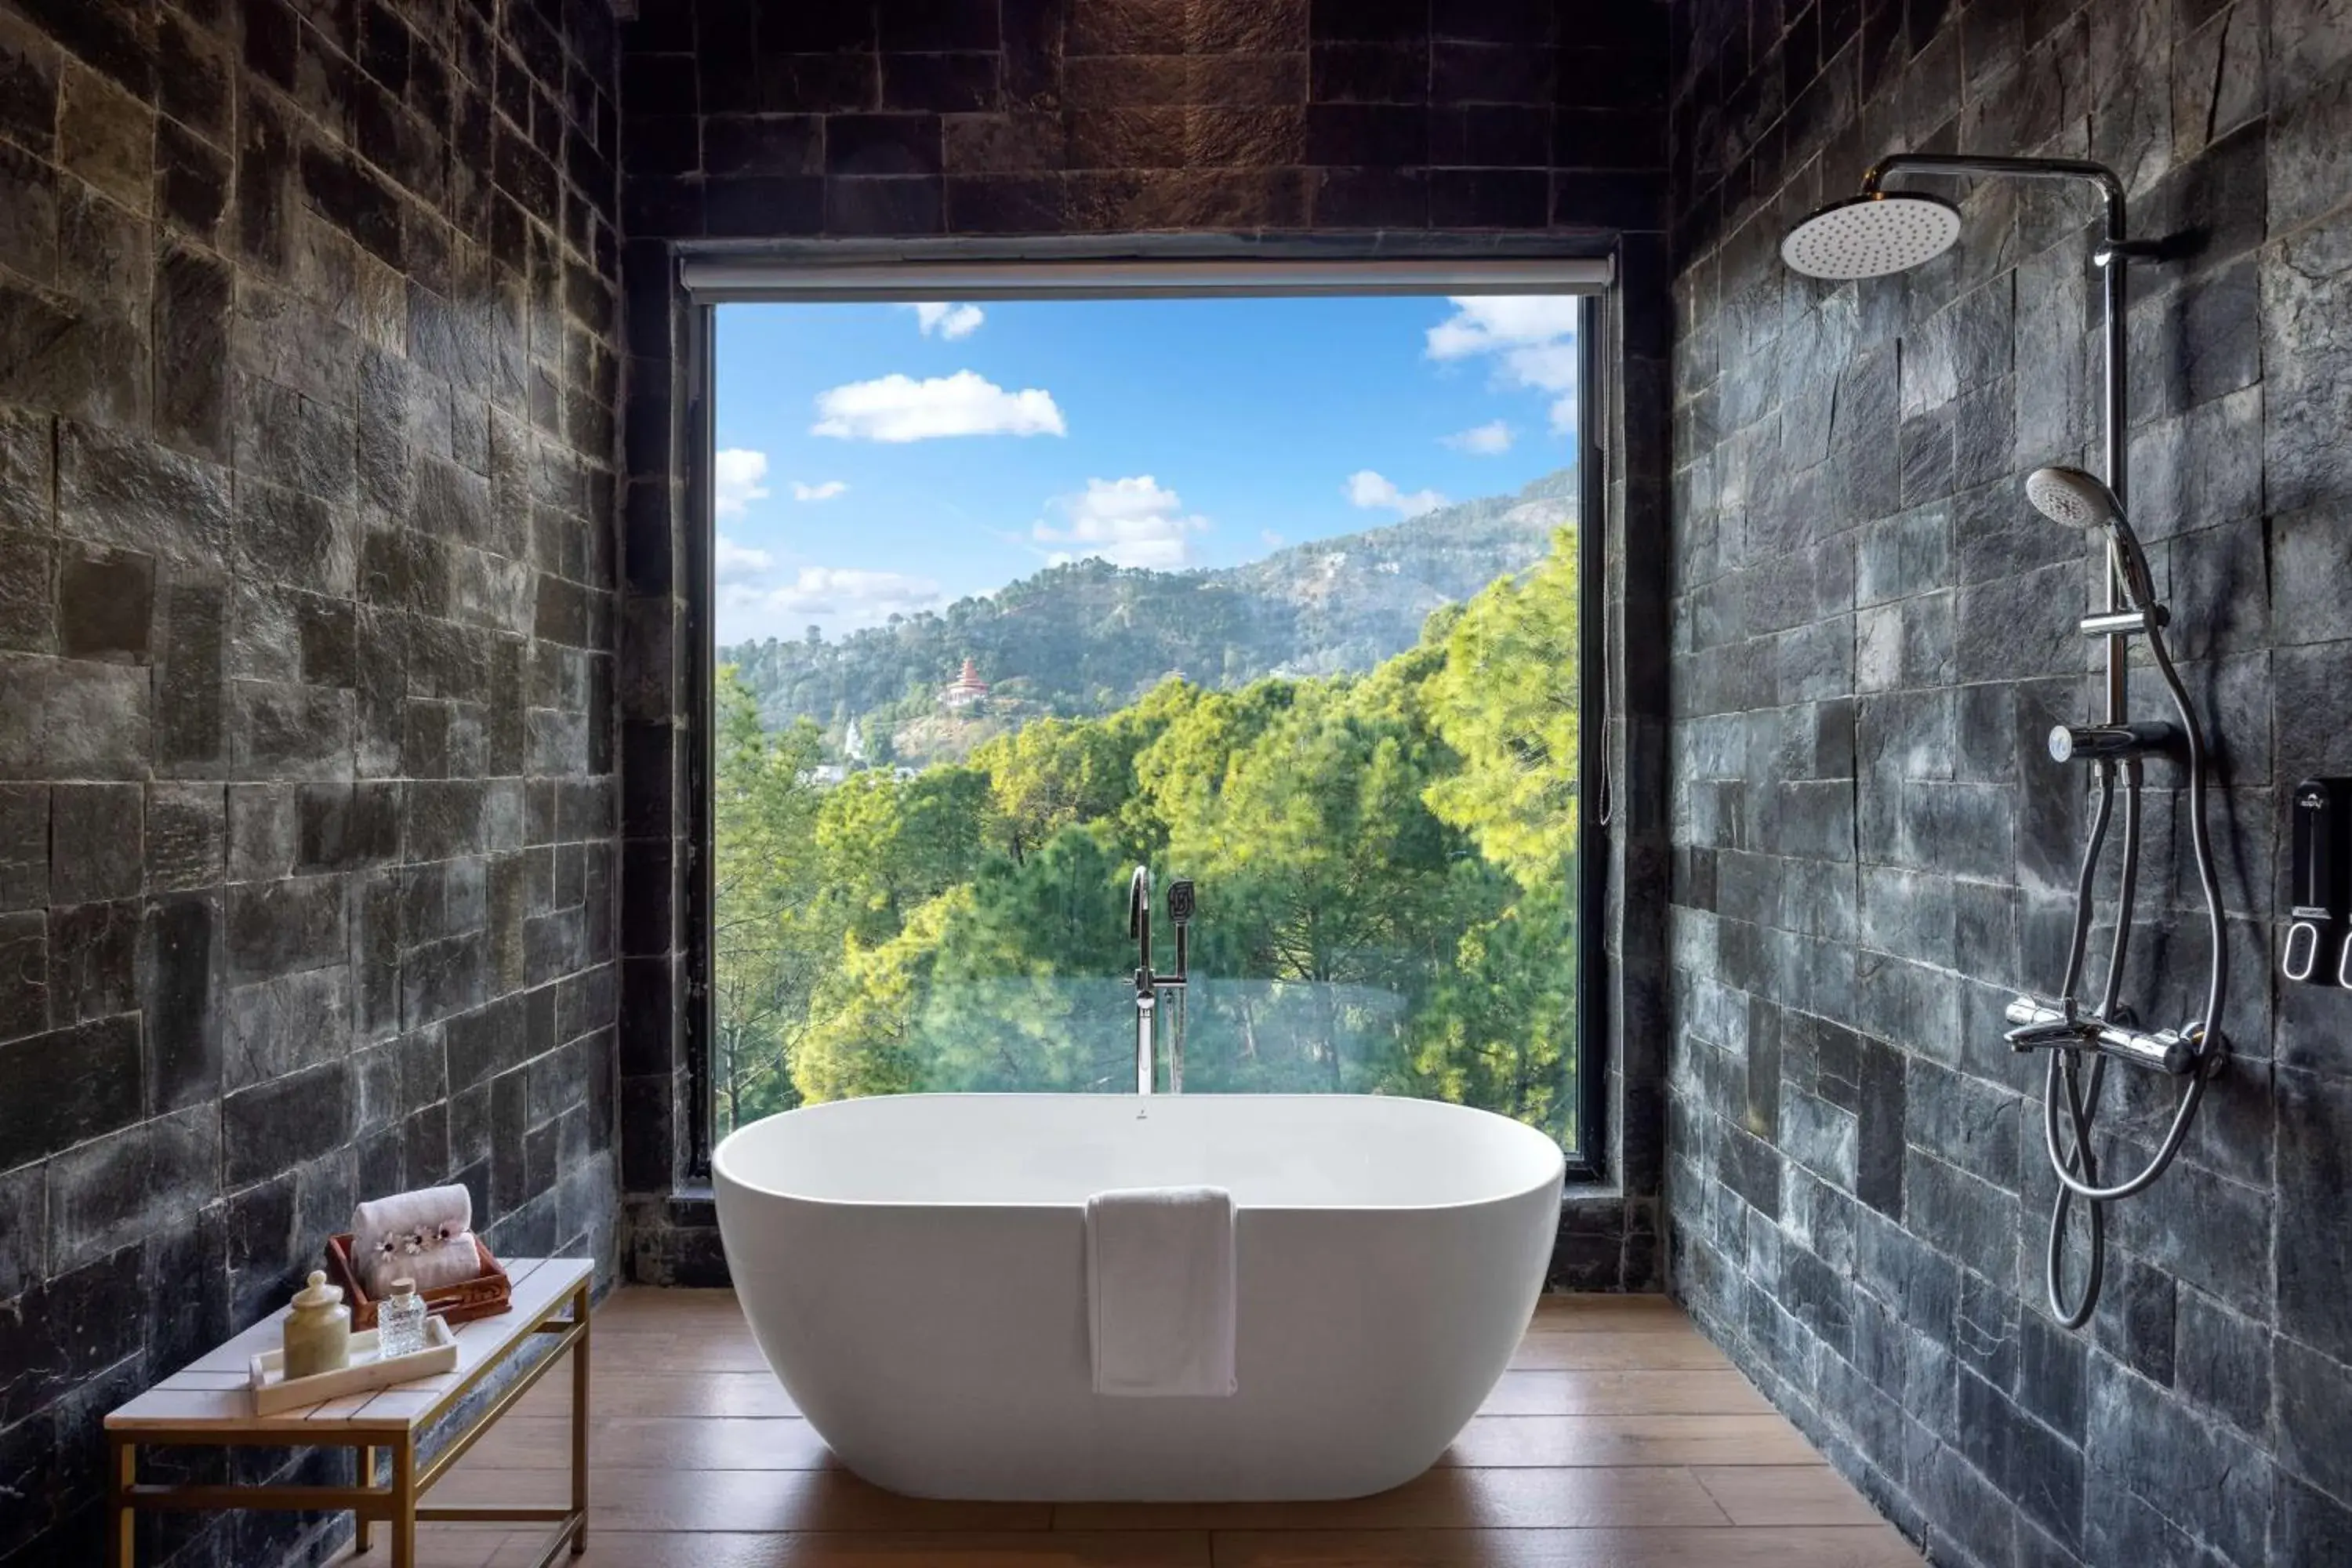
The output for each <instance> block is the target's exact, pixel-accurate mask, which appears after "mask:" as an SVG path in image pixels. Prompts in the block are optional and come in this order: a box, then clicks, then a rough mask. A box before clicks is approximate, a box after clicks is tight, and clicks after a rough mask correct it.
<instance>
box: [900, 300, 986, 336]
mask: <svg viewBox="0 0 2352 1568" xmlns="http://www.w3.org/2000/svg"><path fill="white" fill-rule="evenodd" d="M907 309H908V310H912V311H914V312H915V322H916V324H917V325H918V326H919V327H921V328H922V330H923V336H925V337H927V338H928V337H930V336H931V335H933V334H934V333H936V334H938V335H939V336H940V337H943V338H945V339H947V340H948V341H949V342H954V341H955V340H956V339H958V338H968V337H970V336H971V335H972V333H974V332H976V331H980V323H981V322H982V321H986V320H987V319H988V317H987V313H986V312H985V311H983V310H981V308H980V307H979V306H977V305H950V304H945V303H943V302H940V301H939V300H926V301H924V302H923V303H922V304H919V305H909V306H908V307H907Z"/></svg>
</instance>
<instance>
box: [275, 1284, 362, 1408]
mask: <svg viewBox="0 0 2352 1568" xmlns="http://www.w3.org/2000/svg"><path fill="white" fill-rule="evenodd" d="M351 1361H352V1310H351V1309H350V1308H349V1307H346V1306H344V1305H343V1293H342V1291H341V1290H340V1289H336V1288H335V1287H334V1286H332V1285H330V1284H328V1283H327V1276H326V1273H325V1271H324V1270H320V1269H313V1270H312V1271H311V1273H310V1288H309V1289H305V1290H301V1291H299V1292H297V1293H296V1295H295V1297H294V1310H293V1311H292V1312H291V1313H290V1314H289V1315H288V1317H287V1319H286V1378H287V1381H288V1382H289V1383H290V1382H292V1381H293V1380H294V1379H296V1378H298V1377H315V1376H317V1375H318V1374H319V1373H322V1372H339V1371H341V1369H342V1368H344V1367H346V1366H349V1365H350V1364H351Z"/></svg>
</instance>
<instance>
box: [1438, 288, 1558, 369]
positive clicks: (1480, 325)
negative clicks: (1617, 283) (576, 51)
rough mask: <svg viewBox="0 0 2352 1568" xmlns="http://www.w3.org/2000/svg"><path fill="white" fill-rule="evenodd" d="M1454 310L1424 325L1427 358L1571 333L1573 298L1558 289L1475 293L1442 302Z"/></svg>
mask: <svg viewBox="0 0 2352 1568" xmlns="http://www.w3.org/2000/svg"><path fill="white" fill-rule="evenodd" d="M1446 303H1448V304H1450V305H1452V306H1453V307H1454V314H1452V315H1451V316H1448V317H1447V318H1446V319H1445V320H1444V321H1440V322H1438V323H1437V325H1435V326H1433V327H1432V328H1430V329H1429V357H1430V358H1432V359H1467V358H1469V357H1470V356H1472V355H1473V354H1483V353H1495V352H1496V351H1497V350H1500V349H1509V348H1520V347H1530V346H1538V345H1541V344H1546V343H1551V342H1558V341H1559V339H1562V338H1573V337H1574V336H1575V335H1576V317H1577V301H1576V300H1575V299H1573V298H1572V297H1570V296H1566V295H1559V294H1481V295H1475V296H1472V297H1469V298H1455V299H1452V300H1447V301H1446Z"/></svg>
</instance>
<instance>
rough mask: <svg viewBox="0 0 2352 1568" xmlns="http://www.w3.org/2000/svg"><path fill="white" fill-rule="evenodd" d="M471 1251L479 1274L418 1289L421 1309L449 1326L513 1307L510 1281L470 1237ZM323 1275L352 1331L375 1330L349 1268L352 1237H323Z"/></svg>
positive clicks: (369, 1304) (371, 1306)
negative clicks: (339, 1295) (339, 1293)
mask: <svg viewBox="0 0 2352 1568" xmlns="http://www.w3.org/2000/svg"><path fill="white" fill-rule="evenodd" d="M474 1252H475V1255H476V1256H477V1257H478V1258H480V1259H481V1261H482V1271H481V1273H479V1274H478V1275H477V1276H475V1277H474V1278H473V1279H467V1280H464V1281H462V1282H460V1283H458V1284H456V1285H436V1286H435V1287H434V1288H433V1289H430V1290H419V1291H418V1292H417V1294H418V1295H419V1296H421V1297H423V1298H424V1299H425V1310H426V1311H428V1312H431V1313H433V1314H434V1315H436V1317H440V1318H445V1319H446V1320H448V1321H449V1322H450V1323H452V1324H457V1323H470V1322H472V1321H474V1320H475V1319H477V1318H495V1317H497V1316H498V1315H499V1313H501V1312H505V1311H509V1310H512V1308H513V1306H514V1281H512V1280H511V1279H508V1278H507V1271H506V1270H505V1269H504V1268H500V1267H499V1260H498V1259H497V1258H492V1257H491V1256H490V1249H489V1248H488V1247H485V1246H483V1245H482V1238H481V1237H478V1236H477V1237H474ZM327 1275H328V1278H329V1279H332V1280H333V1281H334V1283H336V1284H338V1285H340V1286H341V1287H342V1288H343V1300H344V1302H345V1303H346V1304H347V1305H348V1306H349V1307H350V1308H351V1310H352V1329H353V1330H354V1331H356V1330H361V1329H372V1328H374V1327H375V1308H376V1304H375V1303H374V1302H373V1301H371V1300H368V1293H367V1288H366V1287H365V1286H363V1285H362V1284H361V1283H360V1271H359V1270H358V1269H357V1268H352V1238H351V1237H350V1236H349V1235H348V1234H346V1235H343V1236H331V1237H327Z"/></svg>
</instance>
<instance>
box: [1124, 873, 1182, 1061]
mask: <svg viewBox="0 0 2352 1568" xmlns="http://www.w3.org/2000/svg"><path fill="white" fill-rule="evenodd" d="M1168 916H1169V919H1171V920H1172V921H1175V922H1176V973H1173V974H1161V973H1158V972H1157V971H1155V970H1154V969H1153V968H1152V967H1151V868H1150V867H1149V866H1138V867H1137V868H1135V872H1134V874H1133V875H1132V876H1130V877H1129V878H1128V879H1127V934H1128V935H1129V937H1131V938H1133V939H1134V942H1135V1092H1136V1093H1137V1094H1138V1095H1140V1096H1144V1097H1146V1098H1149V1097H1150V1093H1151V1091H1152V1088H1153V1079H1154V1078H1155V1077H1156V1076H1157V1071H1156V1069H1157V1068H1158V1065H1159V1064H1158V1056H1159V1052H1158V1039H1157V1035H1158V1029H1157V1026H1156V1023H1155V1019H1154V1015H1155V1014H1156V1013H1158V1011H1159V1008H1160V991H1161V990H1162V989H1167V990H1171V991H1173V992H1175V993H1176V1008H1177V1015H1176V1025H1175V1037H1174V1040H1173V1042H1172V1045H1171V1051H1170V1054H1169V1058H1168V1090H1169V1092H1170V1093H1171V1094H1176V1093H1181V1092H1182V1090H1183V1088H1184V1017H1183V986H1184V984H1185V980H1186V978H1187V977H1186V974H1185V971H1186V969H1187V968H1189V967H1190V962H1189V961H1190V950H1191V946H1192V933H1191V931H1190V930H1189V929H1188V928H1189V927H1190V926H1191V925H1192V882H1191V881H1190V880H1187V879H1178V880H1176V881H1174V882H1171V883H1170V884H1169V887H1168Z"/></svg>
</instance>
